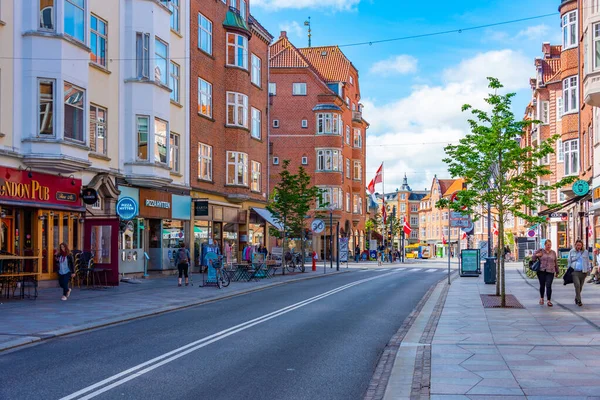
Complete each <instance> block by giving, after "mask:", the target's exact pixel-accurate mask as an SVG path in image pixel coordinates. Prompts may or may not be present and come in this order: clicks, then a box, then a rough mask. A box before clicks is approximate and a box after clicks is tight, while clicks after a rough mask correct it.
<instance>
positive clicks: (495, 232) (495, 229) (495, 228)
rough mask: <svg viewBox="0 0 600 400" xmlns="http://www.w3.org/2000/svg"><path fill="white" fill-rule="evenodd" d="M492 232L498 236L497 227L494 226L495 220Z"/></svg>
mask: <svg viewBox="0 0 600 400" xmlns="http://www.w3.org/2000/svg"><path fill="white" fill-rule="evenodd" d="M492 234H493V235H495V236H498V227H497V226H496V223H495V222H494V226H493V228H492Z"/></svg>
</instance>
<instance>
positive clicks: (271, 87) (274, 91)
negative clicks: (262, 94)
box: [269, 82, 277, 96]
mask: <svg viewBox="0 0 600 400" xmlns="http://www.w3.org/2000/svg"><path fill="white" fill-rule="evenodd" d="M269 94H270V95H271V96H275V95H276V94H277V84H276V83H273V82H270V83H269Z"/></svg>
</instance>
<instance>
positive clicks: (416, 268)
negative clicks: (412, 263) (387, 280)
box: [408, 268, 423, 272]
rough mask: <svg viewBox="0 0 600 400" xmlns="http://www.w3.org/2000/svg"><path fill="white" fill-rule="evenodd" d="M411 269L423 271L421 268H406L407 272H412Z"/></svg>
mask: <svg viewBox="0 0 600 400" xmlns="http://www.w3.org/2000/svg"><path fill="white" fill-rule="evenodd" d="M413 271H423V270H422V269H421V268H413V269H410V270H408V272H413Z"/></svg>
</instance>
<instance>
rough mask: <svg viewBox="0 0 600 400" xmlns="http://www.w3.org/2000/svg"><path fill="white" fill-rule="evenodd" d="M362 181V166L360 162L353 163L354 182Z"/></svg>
mask: <svg viewBox="0 0 600 400" xmlns="http://www.w3.org/2000/svg"><path fill="white" fill-rule="evenodd" d="M361 179H362V164H361V162H360V161H356V160H355V161H354V180H355V181H360V180H361Z"/></svg>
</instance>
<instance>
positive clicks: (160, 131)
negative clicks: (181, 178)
mask: <svg viewBox="0 0 600 400" xmlns="http://www.w3.org/2000/svg"><path fill="white" fill-rule="evenodd" d="M168 131H169V124H168V123H167V121H163V120H162V119H158V118H154V162H159V163H162V164H167V163H168V157H167V156H168V154H169V153H168V147H167V146H168V143H167V132H168Z"/></svg>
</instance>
